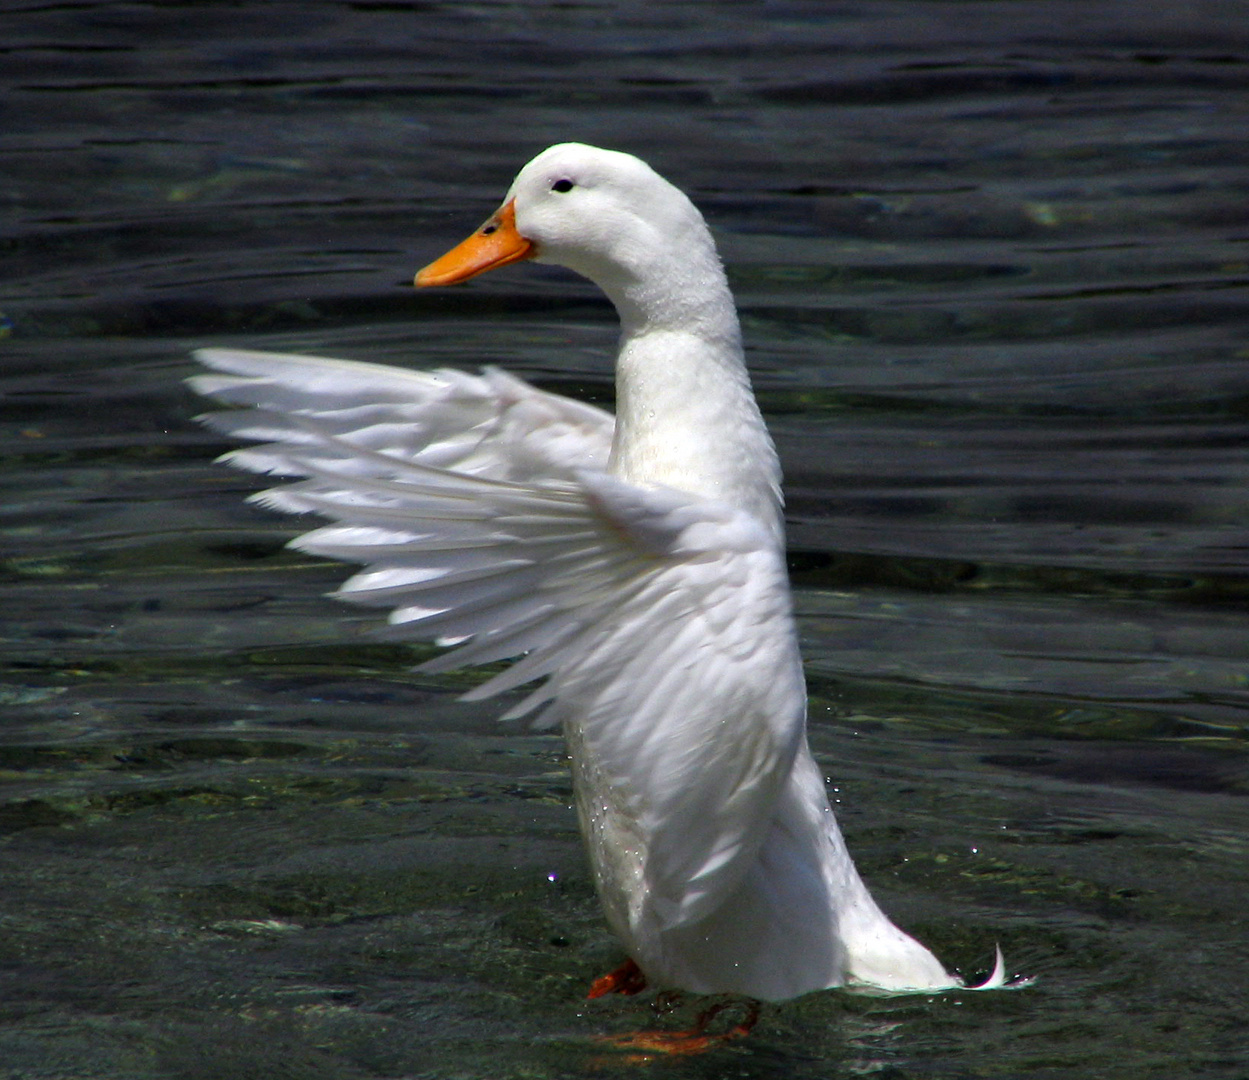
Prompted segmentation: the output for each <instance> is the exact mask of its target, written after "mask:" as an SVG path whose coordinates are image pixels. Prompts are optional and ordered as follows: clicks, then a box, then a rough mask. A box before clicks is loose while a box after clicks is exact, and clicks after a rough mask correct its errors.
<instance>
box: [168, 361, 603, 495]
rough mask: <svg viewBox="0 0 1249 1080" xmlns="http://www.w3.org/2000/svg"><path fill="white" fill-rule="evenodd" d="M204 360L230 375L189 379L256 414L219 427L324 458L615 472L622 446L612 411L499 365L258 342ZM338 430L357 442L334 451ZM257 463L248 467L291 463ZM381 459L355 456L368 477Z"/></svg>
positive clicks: (506, 475) (491, 471) (510, 476)
mask: <svg viewBox="0 0 1249 1080" xmlns="http://www.w3.org/2000/svg"><path fill="white" fill-rule="evenodd" d="M195 356H196V359H197V360H199V362H200V363H202V364H203V365H204V366H205V367H209V368H212V369H214V370H215V371H219V372H224V373H225V374H222V375H197V376H195V377H194V378H192V379H190V380H189V381H190V383H191V386H192V387H194V389H195V390H197V391H198V392H199V393H201V394H205V395H207V396H209V397H214V398H216V399H217V400H218V401H224V402H229V403H231V404H239V405H250V406H252V407H253V408H254V409H255V410H256V411H253V412H238V413H217V414H214V416H213V417H212V419H211V420H210V421H209V422H210V423H211V424H212V426H213V427H215V428H216V429H217V430H219V431H222V432H224V433H226V434H228V435H233V436H236V437H238V438H240V439H251V440H255V441H258V442H271V443H277V444H280V445H281V446H283V447H286V448H296V447H303V448H305V449H306V450H308V451H309V452H310V453H312V454H313V455H314V456H315V457H316V459H317V460H318V461H322V462H323V463H324V462H325V461H326V458H325V454H326V453H331V454H332V460H334V461H336V462H337V465H338V467H340V468H348V467H350V466H351V461H352V460H353V459H354V458H355V455H356V452H357V451H358V450H360V449H364V450H370V451H373V452H374V453H376V454H382V455H385V456H387V457H393V458H397V459H399V460H401V461H405V462H413V461H415V462H420V463H421V464H423V465H431V466H434V467H436V468H441V469H452V470H455V471H456V472H459V473H467V474H469V475H471V476H482V477H488V478H490V479H493V480H515V481H525V480H534V479H558V478H563V479H568V478H570V477H571V475H572V473H573V471H575V470H576V469H602V468H605V467H606V465H607V455H608V452H609V451H610V450H611V440H612V431H613V429H614V427H615V418H614V417H613V416H612V415H611V414H610V413H607V412H604V411H603V410H602V409H596V408H594V407H593V406H592V405H583V404H582V403H581V402H578V401H573V400H572V399H571V398H566V397H561V396H560V395H558V394H548V393H546V392H545V391H543V390H539V389H537V388H536V387H533V386H530V385H529V384H528V383H527V382H524V381H523V380H521V379H518V378H516V377H515V376H514V375H509V374H507V373H506V372H504V371H500V370H499V369H497V368H487V369H486V370H485V371H484V372H483V373H482V374H481V375H470V374H468V373H467V372H464V371H456V370H453V369H451V368H442V369H440V370H438V371H408V370H405V369H404V368H397V367H390V366H387V365H383V364H362V363H358V362H355V361H351V360H330V359H326V358H325V357H319V356H298V355H293V354H287V353H269V352H254V351H251V350H248V349H199V350H197V352H196V353H195ZM309 424H311V425H312V427H313V428H315V432H316V433H315V434H313V433H312V431H311V429H309V427H308V425H309ZM327 435H328V436H334V437H336V438H339V439H341V440H343V441H344V442H345V443H349V444H350V447H351V449H349V450H346V451H337V452H334V451H330V450H329V447H328V445H326V444H322V445H320V448H319V449H317V450H314V449H313V447H314V445H315V444H317V443H318V440H320V439H321V437H322V436H327ZM250 453H252V454H254V453H255V452H254V451H252V452H250ZM252 461H255V462H256V463H255V464H251V463H245V462H244V461H243V460H242V459H241V458H240V459H239V460H238V462H237V463H238V464H240V465H243V466H244V467H245V468H249V469H253V470H254V471H257V472H281V471H282V470H280V469H278V468H270V467H263V466H261V464H260V462H259V461H258V460H257V459H255V458H254V457H252V458H249V462H252ZM275 464H276V462H275ZM375 465H376V461H375V459H367V458H366V459H362V460H360V461H358V462H357V463H356V467H357V468H358V469H360V470H361V471H362V472H364V473H365V474H367V473H368V471H369V470H370V469H372V468H374V467H375ZM383 471H384V470H383ZM293 473H294V474H295V475H299V470H298V469H295V470H293Z"/></svg>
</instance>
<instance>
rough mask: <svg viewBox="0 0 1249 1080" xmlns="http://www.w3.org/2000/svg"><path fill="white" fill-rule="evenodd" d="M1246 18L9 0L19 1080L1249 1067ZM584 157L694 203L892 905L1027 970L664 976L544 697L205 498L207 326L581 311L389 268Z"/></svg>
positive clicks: (1200, 12)
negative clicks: (585, 847) (351, 597)
mask: <svg viewBox="0 0 1249 1080" xmlns="http://www.w3.org/2000/svg"><path fill="white" fill-rule="evenodd" d="M1241 16H1243V12H1242V11H1241V9H1240V7H1239V6H1238V5H1236V4H1219V3H1211V4H1207V5H1203V6H1200V7H1189V8H1184V9H1176V10H1170V9H1168V10H1167V11H1159V12H1157V13H1148V12H1145V11H1144V9H1143V8H1142V7H1141V6H1140V5H1133V4H1113V3H1112V4H1109V5H1098V6H1097V7H1096V9H1094V8H1091V7H1089V6H1088V5H1077V4H1055V3H1041V2H1039V0H1003V2H999V3H994V4H983V3H943V2H925V3H921V2H913V3H881V4H874V5H870V6H860V7H850V6H842V5H817V4H801V3H794V4H765V5H758V6H743V5H735V4H718V3H716V4H698V5H693V4H688V5H687V4H681V3H674V4H664V5H638V6H637V7H636V8H628V7H620V6H614V5H609V4H599V3H586V4H570V5H562V6H538V5H507V4H465V5H439V4H430V5H407V4H359V3H356V4H348V3H332V2H326V3H303V4H285V3H274V4H266V5H247V6H237V5H234V4H226V3H206V4H193V5H192V4H164V5H148V6H143V5H122V4H112V3H93V4H85V3H84V4H73V3H71V4H61V5H42V4H33V3H32V4H19V5H16V6H13V7H12V10H11V11H10V12H9V13H8V14H7V15H6V16H5V18H6V20H7V22H6V35H5V38H6V48H7V56H8V60H9V69H8V74H7V75H5V76H4V78H5V83H6V87H7V91H8V93H7V95H6V99H5V106H4V108H5V112H4V119H5V123H4V125H3V131H2V132H0V175H2V177H3V180H2V183H0V199H3V200H4V205H5V206H6V209H7V214H6V218H5V225H4V233H3V243H4V245H5V254H6V266H7V267H8V268H9V269H10V273H9V274H7V275H6V280H5V283H4V284H3V285H2V286H0V335H2V336H0V485H2V487H3V497H2V498H0V514H2V516H0V596H2V599H0V604H2V607H0V610H2V611H3V629H2V633H3V641H4V652H3V671H2V673H0V1076H4V1077H6V1078H7V1077H12V1078H15V1080H16V1078H21V1080H27V1078H32V1080H33V1078H40V1080H44V1078H48V1080H50V1078H75V1080H77V1078H85V1077H102V1078H103V1077H107V1078H127V1080H129V1078H149V1077H151V1078H161V1080H164V1078H184V1077H187V1078H189V1077H205V1078H208V1077H213V1078H218V1077H230V1078H235V1077H237V1078H246V1077H264V1078H270V1077H299V1078H304V1077H307V1078H313V1077H322V1076H325V1077H331V1076H332V1077H395V1078H399V1077H404V1078H409V1077H420V1078H425V1077H429V1078H439V1080H441V1078H460V1077H504V1078H511V1077H516V1078H521V1077H525V1078H531V1077H535V1078H536V1077H582V1076H586V1077H595V1076H616V1075H621V1076H624V1075H629V1076H636V1075H638V1073H639V1072H640V1071H642V1072H645V1073H646V1074H647V1075H653V1076H674V1077H675V1076H680V1077H717V1078H719V1077H730V1076H741V1077H774V1076H794V1077H812V1078H830V1077H843V1076H861V1075H880V1076H884V1077H890V1078H903V1077H905V1078H911V1077H943V1078H944V1077H950V1078H955V1077H957V1078H963V1077H968V1078H970V1077H987V1076H993V1077H1012V1078H1013V1077H1018V1076H1024V1075H1026V1076H1030V1077H1032V1076H1036V1077H1055V1078H1057V1077H1062V1078H1067V1077H1073V1078H1074V1077H1081V1078H1083V1077H1088V1076H1097V1077H1125V1078H1126V1077H1132V1078H1133V1080H1136V1078H1140V1077H1159V1078H1163V1077H1165V1078H1168V1080H1170V1078H1173V1077H1185V1076H1203V1077H1226V1078H1229V1080H1232V1078H1239V1077H1243V1076H1245V1075H1246V1074H1247V1073H1249V1039H1247V1038H1246V1036H1245V1033H1244V1032H1245V1025H1244V1019H1243V1012H1244V1002H1245V1000H1246V996H1247V993H1249V977H1247V976H1246V974H1245V973H1246V970H1249V968H1247V965H1246V961H1247V960H1249V937H1247V935H1246V923H1245V916H1244V901H1243V898H1244V894H1245V889H1246V885H1247V884H1249V872H1247V870H1246V866H1247V860H1246V854H1247V852H1246V848H1247V847H1249V810H1247V805H1249V804H1247V803H1246V799H1245V796H1246V793H1247V790H1249V759H1247V758H1246V753H1245V738H1246V722H1247V719H1249V634H1247V633H1246V626H1247V620H1246V597H1247V594H1249V574H1246V564H1247V559H1246V553H1247V552H1249V528H1247V525H1246V522H1247V520H1249V505H1247V504H1249V496H1247V495H1246V492H1247V491H1249V483H1247V481H1249V464H1247V462H1246V457H1245V444H1246V433H1247V432H1246V428H1247V419H1249V341H1247V336H1249V335H1247V331H1249V320H1247V319H1246V314H1247V311H1249V304H1247V302H1246V292H1245V285H1246V281H1247V280H1249V252H1247V249H1246V242H1247V241H1249V231H1247V230H1246V227H1245V218H1244V209H1243V208H1244V205H1245V200H1246V196H1247V195H1249V171H1247V169H1246V154H1245V147H1244V139H1243V132H1244V131H1245V130H1246V122H1247V120H1249V117H1247V116H1246V113H1247V112H1249V107H1247V106H1246V102H1249V98H1247V97H1246V95H1245V90H1246V83H1247V82H1249V34H1247V33H1246V31H1245V29H1244V22H1243V17H1241ZM568 138H579V139H585V140H588V141H591V142H598V143H602V144H605V145H611V146H618V147H620V148H622V149H628V150H632V151H634V152H636V153H638V154H640V155H642V156H643V157H645V158H647V159H648V160H650V161H652V163H654V164H655V165H656V166H657V167H659V168H660V169H661V171H663V172H664V173H665V174H666V175H668V176H670V177H671V178H672V179H674V180H675V181H676V182H678V183H679V184H681V185H682V186H683V187H685V188H686V189H687V190H689V191H690V192H691V194H692V195H693V196H694V197H695V199H696V201H697V202H698V203H699V204H700V205H701V206H702V207H703V209H704V211H705V213H706V215H707V217H708V219H709V220H710V221H711V223H712V224H713V226H714V227H715V229H716V232H717V237H718V240H719V242H720V244H721V248H722V251H723V253H724V255H725V258H726V262H727V264H728V268H729V272H730V275H731V278H732V280H733V283H734V287H735V290H736V292H737V295H738V299H739V303H740V306H741V308H742V315H743V323H744V327H745V331H746V335H747V340H748V347H749V358H750V361H751V365H752V369H753V371H754V373H755V378H756V385H757V389H758V391H759V396H760V399H761V401H762V402H763V404H764V407H765V411H766V412H767V414H768V419H769V422H770V424H771V426H772V427H773V430H774V432H775V434H776V436H777V440H778V444H779V446H780V448H781V451H782V455H783V458H784V464H785V469H786V475H787V491H788V499H789V502H788V505H789V514H790V519H791V520H790V538H791V548H792V550H791V568H792V571H793V578H794V582H795V585H796V587H797V602H798V607H799V613H800V619H801V627H802V633H803V639H804V650H805V655H806V656H807V658H808V676H809V681H810V686H811V691H812V717H811V734H812V741H813V743H814V746H815V749H816V752H817V755H818V756H819V758H820V760H821V762H822V764H823V765H824V768H825V772H826V775H827V776H828V778H829V783H830V786H831V787H832V788H833V789H834V790H833V792H832V794H833V797H834V798H835V799H836V800H837V802H836V808H837V811H838V815H839V817H840V819H841V821H842V823H843V826H844V829H845V831H846V833H847V837H848V841H849V843H850V845H851V847H852V850H853V851H854V854H855V856H856V859H857V860H858V862H859V865H860V867H861V869H862V871H863V873H864V875H865V876H866V877H867V879H868V880H869V882H870V883H871V885H872V887H873V890H874V891H875V892H876V893H877V894H878V896H879V898H880V900H881V902H882V903H883V904H884V906H885V907H886V908H887V909H888V910H889V912H890V913H891V914H892V915H893V916H894V917H895V918H896V919H897V921H898V922H899V923H901V924H902V925H904V926H906V927H907V928H908V929H911V930H914V931H915V932H916V933H917V934H918V935H919V936H921V937H922V938H923V939H924V940H925V941H926V942H927V943H929V944H930V945H932V947H933V948H934V949H935V950H936V951H937V953H938V954H939V955H940V956H941V957H942V959H943V960H945V961H946V962H947V963H948V964H950V965H953V966H955V967H957V968H958V969H959V970H960V971H961V972H962V973H963V974H964V975H965V976H966V977H967V978H969V979H975V978H976V977H977V976H978V975H981V974H983V973H984V972H985V971H986V970H987V969H988V967H989V966H990V965H991V963H992V957H993V946H994V943H995V942H1000V943H1001V945H1002V948H1003V950H1004V952H1005V953H1006V957H1007V961H1008V964H1009V966H1010V968H1011V970H1012V971H1015V972H1021V973H1025V974H1028V975H1033V976H1036V977H1037V982H1036V984H1035V986H1033V987H1032V988H1030V989H1028V990H1026V991H1020V992H1015V993H1009V994H1006V993H999V994H983V995H977V994H970V993H962V994H948V995H943V996H940V997H934V998H902V999H869V998H862V997H854V996H851V995H846V994H841V993H823V994H815V995H810V996H808V997H806V998H803V999H800V1000H798V1001H795V1002H790V1003H787V1004H785V1005H781V1006H774V1007H768V1008H767V1009H765V1011H764V1013H763V1015H762V1018H761V1020H760V1022H759V1025H758V1026H757V1028H756V1030H755V1032H754V1033H753V1034H752V1035H751V1036H750V1038H748V1039H746V1040H742V1041H740V1042H735V1043H732V1044H730V1045H728V1046H725V1047H722V1048H720V1049H717V1050H715V1051H713V1052H711V1053H708V1054H706V1055H703V1056H701V1057H696V1058H682V1059H673V1060H659V1061H654V1062H651V1063H649V1064H647V1065H645V1066H641V1065H639V1064H638V1063H636V1062H632V1061H630V1060H628V1058H627V1055H623V1054H621V1053H620V1052H618V1051H613V1050H611V1049H610V1048H609V1047H605V1046H604V1045H603V1044H602V1043H600V1042H598V1041H596V1040H597V1039H598V1038H599V1037H600V1036H602V1035H605V1034H611V1033H619V1032H630V1031H636V1030H638V1029H640V1028H643V1027H646V1026H650V1025H653V1024H656V1023H658V1024H661V1025H668V1026H672V1027H678V1026H681V1025H682V1024H687V1023H689V1021H690V1020H691V1018H692V1017H693V1016H694V1015H695V1013H696V1012H697V1011H698V1009H699V1008H700V1003H699V1002H697V1001H694V1000H687V1001H685V1002H684V1003H682V1004H681V1006H680V1007H679V1008H678V1009H677V1010H676V1011H675V1012H674V1013H672V1014H666V1015H664V1016H661V1017H656V1016H655V1015H654V1014H653V1012H652V1008H651V1002H650V999H648V998H646V997H643V998H640V999H630V1000H617V1001H605V1000H600V1001H595V1002H587V1001H586V1000H584V993H585V990H586V988H587V986H588V984H589V982H590V981H591V979H593V978H594V977H595V976H597V975H599V974H602V973H603V972H604V971H605V970H607V969H608V968H610V967H612V966H614V965H615V964H616V963H617V962H618V961H619V960H620V956H619V953H618V951H617V950H616V948H615V946H614V944H613V942H612V941H611V939H610V937H609V936H608V935H607V933H606V931H605V929H604V927H603V925H602V922H601V919H600V916H599V913H598V910H597V904H596V902H595V899H594V896H593V891H592V888H591V885H590V881H589V877H588V874H587V872H586V869H585V866H584V864H583V860H582V854H581V849H580V844H579V840H578V837H577V834H576V826H575V821H574V815H573V813H572V810H571V808H570V805H569V804H570V789H569V781H568V776H567V772H566V769H565V767H564V763H563V754H562V748H561V746H560V744H559V741H558V739H557V738H555V737H553V736H550V735H546V734H535V733H532V732H529V731H527V730H525V729H524V728H523V727H521V726H519V725H516V724H500V723H498V722H497V721H496V720H495V716H496V715H497V714H498V713H499V712H500V711H502V708H501V707H500V706H499V705H497V704H493V703H487V705H485V706H482V705H467V704H462V703H459V702H457V701H456V697H457V695H458V694H459V693H460V692H462V691H463V690H464V689H465V688H467V687H468V686H470V685H473V683H474V682H475V681H476V679H477V678H478V676H462V675H450V676H439V677H429V676H419V675H415V674H413V673H412V671H411V668H412V666H413V665H414V664H415V663H417V662H419V660H420V659H421V658H422V657H424V656H426V655H428V654H429V650H428V648H427V647H426V646H424V645H420V644H408V643H402V642H400V643H394V642H387V641H384V640H382V639H380V638H379V637H378V635H377V633H376V630H377V627H376V623H375V621H374V619H373V618H372V617H370V616H369V615H368V614H366V613H362V612H361V611H359V610H356V609H352V608H346V607H343V606H340V605H335V604H333V603H331V602H330V601H328V600H326V599H325V598H324V593H326V592H328V591H329V590H331V589H332V588H333V587H334V586H335V584H336V583H337V582H338V581H339V580H341V578H342V576H343V571H342V569H341V568H339V567H335V566H332V565H327V564H323V563H316V562H314V561H312V560H308V559H306V558H303V557H301V556H298V555H296V554H293V553H291V552H288V551H285V550H284V549H283V544H284V543H285V541H286V540H287V539H288V538H289V537H290V536H291V535H292V534H293V532H294V531H295V530H296V529H297V525H295V524H293V523H292V522H291V521H289V520H284V519H281V518H277V517H273V516H270V515H267V514H265V513H263V512H262V511H260V510H257V509H255V508H253V507H248V506H246V505H244V503H243V499H244V497H245V496H246V494H247V493H248V492H250V491H251V490H253V489H254V485H253V484H252V481H251V480H249V479H248V478H246V477H243V476H240V475H236V474H233V473H231V472H230V471H229V470H227V469H224V468H221V467H218V466H214V465H213V463H212V459H213V457H214V456H215V455H216V454H217V453H219V452H221V451H222V450H224V449H226V446H225V445H224V444H222V443H221V442H219V441H218V440H217V439H216V438H215V437H214V436H212V435H211V434H209V433H207V432H206V431H203V430H202V429H200V428H199V427H198V426H197V425H196V424H195V423H194V422H193V420H192V417H193V416H194V415H195V413H196V412H198V411H200V409H201V408H202V405H201V403H199V402H197V401H196V400H194V399H193V397H192V396H191V395H190V394H189V393H188V392H187V391H186V390H185V389H184V388H183V386H182V379H183V378H184V377H185V376H187V375H189V374H191V373H192V367H191V364H190V362H189V361H188V359H187V355H188V351H189V349H191V348H193V347H195V346H199V345H204V344H209V343H229V344H239V345H247V346H250V347H256V348H273V349H282V350H299V349H303V350H307V351H313V352H320V353H328V354H338V355H345V356H350V357H353V358H357V359H366V360H378V361H384V362H393V363H408V364H411V365H413V366H421V367H424V366H437V365H440V364H455V365H460V366H469V367H472V366H475V365H477V364H480V363H487V362H488V363H500V364H503V365H505V366H507V367H508V368H509V369H510V370H515V371H517V372H518V373H520V374H522V375H526V376H528V377H530V378H533V379H535V380H537V381H538V382H540V383H541V384H542V385H543V386H546V387H548V388H552V389H556V390H560V391H561V392H565V393H570V394H573V395H575V396H579V397H582V398H584V399H587V400H592V401H597V402H603V403H609V402H610V389H611V378H610V365H611V352H612V343H613V338H614V333H615V330H614V320H613V317H612V313H611V312H610V310H609V309H608V308H607V306H606V305H605V303H604V302H603V301H602V300H601V299H600V298H598V297H597V296H596V294H595V293H594V291H593V289H592V288H591V287H589V286H588V285H586V284H584V283H582V282H578V281H575V280H573V279H571V278H569V277H567V276H565V275H563V274H562V273H560V272H558V271H554V270H548V269H543V268H538V267H533V266H529V267H523V268H517V269H514V270H510V271H506V272H502V273H500V274H498V275H495V276H493V277H490V278H486V279H483V280H482V281H481V282H480V283H475V284H473V285H471V286H469V287H466V288H464V289H461V290H455V291H448V292H442V293H438V294H433V293H430V294H421V295H416V294H414V293H413V292H412V290H410V289H409V288H408V287H407V282H408V281H409V280H410V276H411V273H412V271H413V270H414V269H415V268H416V267H417V266H419V265H422V264H423V263H424V262H425V261H427V260H428V258H429V257H431V256H432V255H435V254H437V253H439V252H441V251H442V250H444V249H445V248H446V247H447V246H448V245H449V243H450V242H452V241H454V240H456V239H458V238H459V237H460V235H461V234H463V233H464V232H466V231H467V230H468V229H470V228H471V227H472V226H473V225H474V224H475V223H476V222H478V221H479V220H481V219H482V218H484V217H485V215H486V213H488V212H489V210H490V209H492V208H493V206H494V205H495V203H496V202H497V200H498V197H499V196H500V194H501V193H502V191H503V190H505V188H506V186H507V183H508V182H509V180H510V177H511V176H512V174H513V172H514V171H515V169H516V167H517V166H518V165H519V164H520V163H522V162H523V161H525V160H527V159H528V157H530V156H531V155H532V154H533V153H534V152H535V151H536V150H537V149H539V148H541V146H542V145H545V144H546V143H549V142H553V141H557V140H561V139H568Z"/></svg>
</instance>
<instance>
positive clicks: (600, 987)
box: [586, 960, 646, 998]
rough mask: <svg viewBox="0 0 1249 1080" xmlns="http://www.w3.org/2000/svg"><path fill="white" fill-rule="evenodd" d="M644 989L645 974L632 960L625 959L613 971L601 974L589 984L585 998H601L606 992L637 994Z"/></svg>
mask: <svg viewBox="0 0 1249 1080" xmlns="http://www.w3.org/2000/svg"><path fill="white" fill-rule="evenodd" d="M645 989H646V976H645V975H643V974H642V969H641V968H640V967H638V966H637V964H635V963H634V962H633V961H632V960H626V961H625V962H624V963H623V964H621V965H620V966H619V967H618V968H616V969H615V970H614V971H609V972H608V973H607V974H606V975H601V976H599V978H597V979H595V980H594V982H593V983H592V984H591V986H590V992H589V993H588V994H586V997H587V998H601V997H606V996H607V995H608V994H639V993H641V992H642V991H643V990H645Z"/></svg>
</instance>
